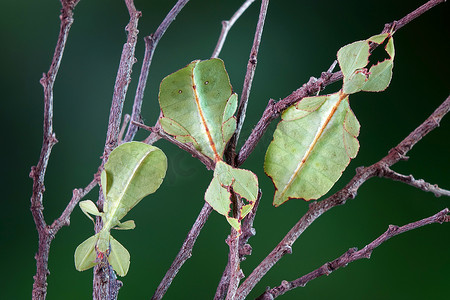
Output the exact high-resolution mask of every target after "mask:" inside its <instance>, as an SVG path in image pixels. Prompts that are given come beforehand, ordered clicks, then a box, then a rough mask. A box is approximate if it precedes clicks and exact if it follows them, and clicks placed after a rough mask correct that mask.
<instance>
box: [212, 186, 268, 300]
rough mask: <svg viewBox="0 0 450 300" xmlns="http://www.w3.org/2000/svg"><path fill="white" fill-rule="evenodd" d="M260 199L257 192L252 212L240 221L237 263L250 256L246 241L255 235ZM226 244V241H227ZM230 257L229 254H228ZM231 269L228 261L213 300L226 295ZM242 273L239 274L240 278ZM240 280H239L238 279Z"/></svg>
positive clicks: (250, 248)
mask: <svg viewBox="0 0 450 300" xmlns="http://www.w3.org/2000/svg"><path fill="white" fill-rule="evenodd" d="M261 197H262V192H261V190H259V191H258V197H257V198H256V202H255V205H254V206H253V208H252V211H251V212H250V213H249V214H248V215H247V216H246V217H245V218H244V219H243V220H242V225H241V230H242V234H241V235H240V236H239V245H238V254H239V261H243V260H245V258H246V256H247V255H251V254H252V247H251V246H250V245H249V244H247V242H248V240H249V239H250V238H251V237H252V236H254V235H255V234H256V230H255V228H253V221H254V220H255V216H256V211H257V210H258V206H259V202H260V200H261ZM227 243H228V240H227ZM228 255H229V256H230V254H228ZM230 269H231V260H230V258H229V259H228V262H227V265H226V267H225V270H224V271H223V273H222V277H221V278H220V281H219V284H218V285H217V289H216V294H215V295H214V300H220V299H224V298H225V296H226V295H227V291H228V287H229V286H230V279H231V275H232V273H231V272H230ZM241 274H242V272H239V275H240V276H241ZM240 279H241V278H240Z"/></svg>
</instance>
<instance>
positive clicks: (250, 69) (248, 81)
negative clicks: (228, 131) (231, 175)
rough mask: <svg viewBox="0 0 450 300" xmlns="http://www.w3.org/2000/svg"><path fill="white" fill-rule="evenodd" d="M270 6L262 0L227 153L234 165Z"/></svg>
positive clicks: (265, 0) (267, 1) (267, 0)
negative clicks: (234, 128)
mask: <svg viewBox="0 0 450 300" xmlns="http://www.w3.org/2000/svg"><path fill="white" fill-rule="evenodd" d="M268 6H269V0H262V2H261V9H260V11H259V18H258V23H257V25H256V31H255V37H254V39H253V46H252V50H251V51H250V57H249V59H248V63H247V73H246V74H245V79H244V86H243V87H242V95H241V99H240V102H239V108H238V111H237V114H236V121H237V126H236V130H235V132H234V134H233V136H232V137H231V139H230V141H229V142H228V146H227V150H226V152H225V153H226V155H228V156H229V159H228V160H229V161H231V163H232V164H233V165H234V159H235V156H236V144H237V141H238V140H239V135H240V133H241V130H242V126H243V124H244V120H245V113H246V111H247V104H248V98H249V97H250V90H251V88H252V82H253V77H254V76H255V70H256V64H257V62H258V59H257V58H258V51H259V45H260V43H261V37H262V32H263V29H264V22H265V20H266V15H267V8H268Z"/></svg>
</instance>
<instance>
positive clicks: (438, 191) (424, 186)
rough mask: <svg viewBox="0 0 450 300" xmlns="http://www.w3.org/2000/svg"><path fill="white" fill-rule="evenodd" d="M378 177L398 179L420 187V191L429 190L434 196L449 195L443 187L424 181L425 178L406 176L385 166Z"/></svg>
mask: <svg viewBox="0 0 450 300" xmlns="http://www.w3.org/2000/svg"><path fill="white" fill-rule="evenodd" d="M380 177H385V178H390V179H392V180H395V181H400V182H403V183H406V184H409V185H411V186H413V187H416V188H418V189H421V190H422V191H425V192H431V193H433V194H434V195H435V196H436V197H440V196H447V197H450V191H448V190H444V189H442V188H440V187H438V186H437V185H436V184H430V183H428V182H425V180H423V179H415V178H414V177H413V176H412V175H408V176H406V175H403V174H399V173H397V172H395V171H393V170H391V169H390V168H388V167H386V168H385V169H384V170H383V172H382V174H380Z"/></svg>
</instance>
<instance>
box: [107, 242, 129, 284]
mask: <svg viewBox="0 0 450 300" xmlns="http://www.w3.org/2000/svg"><path fill="white" fill-rule="evenodd" d="M110 242H111V253H110V254H109V256H108V261H109V263H110V264H111V266H112V267H113V269H114V271H116V273H117V275H119V276H122V277H123V276H125V275H127V273H128V269H129V268H130V253H129V252H128V250H127V249H126V248H125V247H124V246H122V244H120V243H119V242H118V241H117V240H116V239H114V238H113V237H112V236H110Z"/></svg>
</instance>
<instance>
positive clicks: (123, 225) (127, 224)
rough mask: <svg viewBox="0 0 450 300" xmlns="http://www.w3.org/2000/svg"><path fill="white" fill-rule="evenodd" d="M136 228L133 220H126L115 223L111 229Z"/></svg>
mask: <svg viewBox="0 0 450 300" xmlns="http://www.w3.org/2000/svg"><path fill="white" fill-rule="evenodd" d="M134 228H136V224H135V223H134V221H133V220H128V221H125V222H123V223H119V224H117V226H116V227H113V229H120V230H130V229H134Z"/></svg>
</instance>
